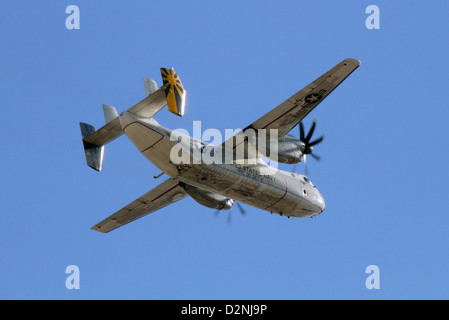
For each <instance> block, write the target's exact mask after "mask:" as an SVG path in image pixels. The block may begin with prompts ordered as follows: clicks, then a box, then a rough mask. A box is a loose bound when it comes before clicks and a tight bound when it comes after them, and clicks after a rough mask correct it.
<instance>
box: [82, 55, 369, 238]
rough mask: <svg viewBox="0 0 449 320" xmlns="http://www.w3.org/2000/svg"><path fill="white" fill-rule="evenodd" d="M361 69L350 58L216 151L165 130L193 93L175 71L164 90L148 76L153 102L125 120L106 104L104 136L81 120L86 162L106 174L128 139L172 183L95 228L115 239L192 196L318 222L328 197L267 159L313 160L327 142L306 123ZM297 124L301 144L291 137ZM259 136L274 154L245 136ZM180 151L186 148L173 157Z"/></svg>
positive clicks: (217, 205) (212, 204)
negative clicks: (209, 158) (119, 142)
mask: <svg viewBox="0 0 449 320" xmlns="http://www.w3.org/2000/svg"><path fill="white" fill-rule="evenodd" d="M359 66H360V61H358V60H356V59H352V58H349V59H345V60H343V61H342V62H340V63H339V64H337V65H336V66H335V67H333V68H332V69H330V70H329V71H328V72H326V73H325V74H323V75H322V76H321V77H319V78H317V79H316V80H315V81H313V82H312V83H310V84H309V85H307V86H306V87H305V88H303V89H301V90H300V91H298V92H297V93H295V94H294V95H293V96H291V97H290V98H288V99H287V100H285V101H284V102H282V103H281V104H280V105H278V106H277V107H276V108H274V109H272V110H271V111H270V112H268V113H266V114H265V115H263V116H262V117H261V118H259V119H258V120H256V121H255V122H253V123H252V124H250V125H249V126H247V127H246V128H244V129H243V130H241V131H239V132H237V133H236V134H235V135H234V136H232V137H231V138H229V139H226V141H225V142H223V143H222V144H218V145H216V146H215V145H211V144H208V143H206V142H204V141H200V140H198V139H194V138H192V137H189V136H186V135H183V134H182V133H178V132H176V131H174V130H171V129H169V128H166V127H163V126H162V125H160V124H159V123H158V122H157V121H156V120H155V119H154V116H155V115H156V113H157V112H159V111H160V110H161V109H163V108H164V107H165V106H167V107H168V110H169V111H170V112H171V113H174V114H176V115H177V116H180V117H182V116H183V115H184V113H185V106H186V93H187V92H186V90H185V89H184V87H183V85H182V83H181V80H180V78H179V76H178V74H177V73H176V72H175V71H174V70H173V69H169V68H161V75H162V80H163V85H162V87H158V85H157V83H156V82H155V81H154V80H152V79H148V78H144V85H145V91H146V98H144V99H143V100H142V101H140V102H139V103H137V104H136V105H134V106H133V107H131V108H129V109H128V110H126V111H124V112H122V113H120V114H118V113H117V111H116V109H115V108H114V107H112V106H108V105H103V111H104V116H105V120H106V124H105V125H104V126H103V127H101V128H100V129H98V130H95V128H94V127H93V126H92V125H89V124H86V123H82V122H80V129H81V135H82V141H83V146H84V151H85V156H86V161H87V165H88V166H89V167H91V168H93V169H95V170H97V171H101V169H102V164H103V158H104V149H105V145H106V144H107V143H109V142H111V141H113V140H115V139H117V138H118V137H120V136H121V135H122V134H126V136H127V137H128V138H129V139H130V140H131V141H132V143H133V144H134V145H135V147H136V148H137V149H138V150H139V151H140V152H141V153H142V154H143V155H144V156H145V157H146V158H147V159H148V160H149V161H150V162H152V163H153V164H154V165H155V166H156V167H157V168H158V169H159V170H161V171H162V173H161V174H160V175H159V176H155V177H154V178H159V177H160V176H161V175H163V174H166V175H167V176H168V177H169V178H168V179H166V180H165V181H164V182H162V183H161V184H159V185H158V186H156V187H155V188H153V189H152V190H150V191H149V192H147V193H145V194H144V195H142V196H141V197H139V198H138V199H136V200H135V201H133V202H131V203H130V204H128V205H127V206H125V207H123V208H122V209H120V210H119V211H117V212H116V213H114V214H112V215H111V216H109V217H108V218H106V219H104V220H103V221H101V222H99V223H98V224H96V225H94V226H93V227H92V228H91V229H92V230H95V231H98V232H101V233H108V232H110V231H112V230H114V229H116V228H119V227H121V226H123V225H125V224H128V223H130V222H132V221H134V220H136V219H139V218H141V217H143V216H145V215H148V214H149V213H152V212H154V211H156V210H159V209H161V208H163V207H165V206H167V205H169V204H172V203H174V202H177V201H179V200H181V199H183V198H185V197H187V196H190V197H191V198H193V199H194V200H195V201H196V202H198V203H199V204H201V205H203V206H206V207H208V208H211V209H215V210H229V209H231V208H232V207H233V205H234V204H235V203H237V205H239V204H238V202H240V203H244V204H247V205H249V206H252V207H255V208H259V209H261V210H264V211H267V212H270V213H275V214H279V215H281V216H286V217H288V218H290V217H314V216H316V215H318V214H320V213H322V212H323V211H324V209H325V202H324V199H323V196H322V195H321V194H320V192H319V191H318V189H317V188H316V186H315V185H313V184H312V182H311V181H310V179H308V178H307V177H306V176H305V175H302V174H298V173H294V172H287V171H283V170H280V169H278V168H277V167H273V166H271V165H269V164H268V163H267V161H265V160H264V159H263V157H264V156H265V157H266V158H268V159H272V158H270V157H274V158H275V161H277V162H279V163H287V164H297V163H300V162H302V161H305V158H306V155H311V154H312V152H313V146H314V145H316V144H318V143H320V142H321V141H322V140H323V137H320V138H318V139H316V140H314V141H311V138H312V135H313V133H314V130H315V122H313V124H312V128H311V129H310V131H309V132H308V133H307V135H306V134H305V132H304V127H303V126H302V123H301V121H302V120H303V119H304V118H305V117H306V116H307V115H308V114H309V113H310V112H311V111H312V110H313V109H314V108H315V107H316V106H317V105H318V104H319V103H321V101H323V100H324V98H326V97H327V96H328V95H329V94H330V93H331V92H332V91H333V90H334V89H335V88H336V87H338V86H339V85H340V84H341V83H342V82H343V81H344V80H345V79H346V78H347V77H348V76H349V75H350V74H351V73H352V72H354V70H356V69H357V68H358V67H359ZM298 124H299V129H300V138H299V139H298V138H295V137H293V136H291V135H289V132H290V131H291V130H292V129H293V128H294V127H296V126H297V125H298ZM260 130H269V132H270V133H269V134H268V138H267V139H268V140H270V142H271V141H272V140H273V139H276V140H277V141H276V142H277V145H276V150H275V152H274V151H273V152H270V150H268V149H269V148H270V147H271V144H270V145H268V143H266V144H261V145H259V146H257V140H256V143H255V145H256V147H254V140H253V139H249V138H248V135H246V133H248V132H256V136H257V134H258V133H257V132H261V131H260ZM271 132H274V133H271ZM237 145H242V146H243V152H236V150H237V149H236V146H237ZM176 147H178V148H180V149H179V150H178V152H174V153H173V150H174V148H176ZM186 150H187V151H186ZM240 150H241V149H240ZM183 151H184V152H187V155H188V159H189V161H178V162H176V161H173V160H174V157H173V154H177V155H179V153H180V152H181V153H182V152H183ZM206 153H207V154H208V155H214V157H215V158H214V159H216V158H218V159H224V158H225V155H226V156H227V155H231V156H232V157H231V161H223V162H221V163H220V162H219V161H217V162H211V163H210V162H206V161H204V159H203V158H202V155H204V154H206ZM183 159H186V158H183ZM250 160H251V161H250ZM253 160H254V161H253Z"/></svg>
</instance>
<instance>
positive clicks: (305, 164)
mask: <svg viewBox="0 0 449 320" xmlns="http://www.w3.org/2000/svg"><path fill="white" fill-rule="evenodd" d="M304 173H305V175H306V176H308V175H309V167H308V166H307V156H306V155H304Z"/></svg>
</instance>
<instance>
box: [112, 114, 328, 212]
mask: <svg viewBox="0 0 449 320" xmlns="http://www.w3.org/2000/svg"><path fill="white" fill-rule="evenodd" d="M120 123H121V125H122V129H123V131H124V132H125V134H126V135H127V136H128V138H129V139H130V140H131V141H132V142H133V144H134V145H135V146H136V147H137V149H138V150H139V151H140V152H141V153H142V154H143V155H144V156H145V157H146V158H147V159H148V160H150V161H151V162H152V163H153V164H154V165H155V166H156V167H158V168H159V169H160V170H162V171H163V172H165V173H166V174H167V175H169V176H171V177H172V178H176V179H178V180H180V181H182V182H184V183H188V184H191V185H193V186H196V187H198V188H202V189H205V190H209V191H212V192H215V193H218V194H221V195H223V196H226V197H229V198H231V199H233V200H236V201H239V202H242V203H245V204H248V205H250V206H253V207H256V208H259V209H262V210H265V211H268V212H271V213H277V214H280V215H284V216H288V217H313V216H315V215H317V214H319V213H321V212H323V211H324V209H325V203H324V199H323V197H322V196H321V194H320V193H319V191H318V189H317V188H316V187H315V186H314V185H313V184H312V183H311V182H310V180H309V179H308V178H307V177H305V176H303V175H300V174H296V173H291V172H287V171H283V170H279V169H277V168H274V167H271V166H269V165H268V164H267V163H265V162H264V161H262V160H261V159H259V160H258V161H257V162H256V163H254V164H239V163H237V162H235V161H233V162H231V163H209V162H206V161H203V159H202V157H201V154H202V152H203V151H204V150H203V148H204V147H205V146H208V145H207V143H204V142H202V141H199V140H196V139H193V138H191V137H187V136H184V138H186V139H182V140H183V141H184V143H185V141H188V143H189V144H190V146H186V148H187V149H188V150H190V151H191V152H190V160H191V161H189V162H184V163H176V162H175V163H174V161H172V160H173V158H172V157H171V154H172V152H173V150H174V148H175V147H176V146H178V147H179V144H180V143H181V142H180V141H179V140H174V139H173V136H174V135H173V133H174V131H172V130H171V129H168V128H165V127H163V126H161V125H160V124H159V123H158V122H157V121H156V120H154V118H138V117H136V116H134V115H132V114H130V113H127V112H124V113H122V114H121V115H120ZM176 135H177V136H178V137H179V136H183V135H182V134H179V133H176ZM173 140H174V141H173Z"/></svg>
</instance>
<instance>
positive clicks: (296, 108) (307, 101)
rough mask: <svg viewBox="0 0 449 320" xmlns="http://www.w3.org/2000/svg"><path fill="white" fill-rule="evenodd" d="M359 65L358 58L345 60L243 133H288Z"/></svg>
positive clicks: (283, 134) (281, 135) (280, 135)
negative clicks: (264, 130)
mask: <svg viewBox="0 0 449 320" xmlns="http://www.w3.org/2000/svg"><path fill="white" fill-rule="evenodd" d="M359 66H360V61H358V60H356V59H346V60H343V61H342V62H340V63H339V64H337V65H336V66H335V67H333V68H332V69H330V70H329V71H328V72H326V73H325V74H323V75H322V76H321V77H319V78H318V79H316V80H315V81H313V82H312V83H310V84H309V85H308V86H306V87H305V88H304V89H302V90H300V91H298V92H297V93H295V94H294V95H293V96H291V97H290V98H288V99H287V100H285V101H284V102H282V103H281V104H280V105H279V106H277V107H276V108H274V109H273V110H271V111H270V112H268V113H267V114H265V115H264V116H262V117H261V118H260V119H258V120H256V121H255V122H253V123H252V124H251V125H249V126H248V127H246V128H245V129H243V131H242V132H241V133H244V132H245V131H246V130H248V129H254V130H258V129H267V133H268V132H269V131H268V130H269V129H278V136H279V137H283V136H285V135H287V133H289V132H290V131H291V130H292V129H293V128H294V127H295V126H296V125H297V124H298V123H299V122H300V121H301V120H302V119H304V117H305V116H307V114H309V112H311V111H312V110H313V109H314V108H315V107H316V106H317V105H318V104H320V102H321V101H323V100H324V98H326V97H327V96H328V95H329V94H330V93H331V92H332V91H333V90H334V89H335V88H336V87H338V86H339V85H340V83H342V82H343V81H344V80H345V79H346V78H347V77H348V76H349V75H350V74H351V73H352V72H353V71H354V70H355V69H357V68H358V67H359ZM238 134H240V133H238ZM238 134H237V135H238ZM234 137H235V136H234ZM230 139H232V138H230Z"/></svg>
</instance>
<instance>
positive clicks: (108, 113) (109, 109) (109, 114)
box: [103, 104, 118, 123]
mask: <svg viewBox="0 0 449 320" xmlns="http://www.w3.org/2000/svg"><path fill="white" fill-rule="evenodd" d="M103 113H104V120H105V121H106V123H109V122H111V121H112V120H114V119H115V118H117V117H118V113H117V110H115V108H114V107H113V106H108V105H107V104H104V105H103Z"/></svg>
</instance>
